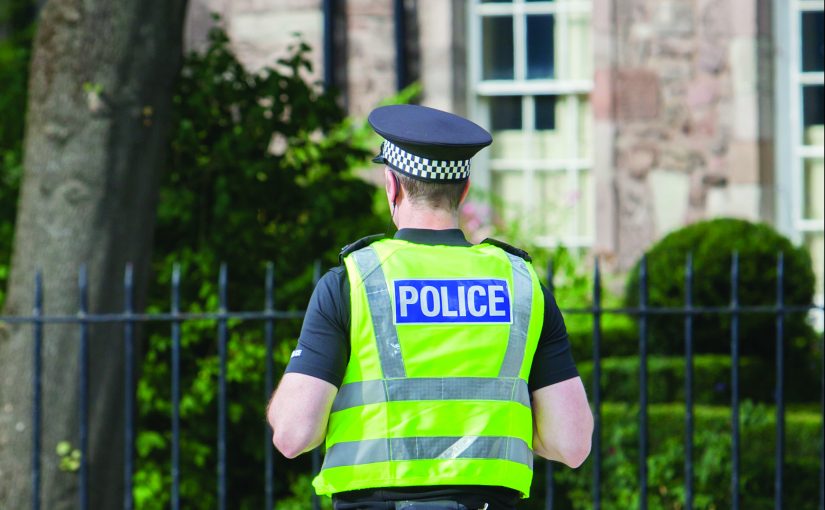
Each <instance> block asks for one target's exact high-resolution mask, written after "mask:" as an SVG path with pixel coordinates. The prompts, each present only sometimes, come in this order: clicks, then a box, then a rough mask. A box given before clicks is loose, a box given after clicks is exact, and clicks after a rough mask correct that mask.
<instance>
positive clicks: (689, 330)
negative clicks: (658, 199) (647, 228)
mask: <svg viewBox="0 0 825 510" xmlns="http://www.w3.org/2000/svg"><path fill="white" fill-rule="evenodd" d="M692 509H693V254H692V253H688V256H687V261H686V262H685V510H692Z"/></svg>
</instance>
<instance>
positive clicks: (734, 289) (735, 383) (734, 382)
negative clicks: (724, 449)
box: [730, 252, 740, 510]
mask: <svg viewBox="0 0 825 510" xmlns="http://www.w3.org/2000/svg"><path fill="white" fill-rule="evenodd" d="M730 295H731V298H730V300H731V303H730V306H731V323H730V335H731V338H730V343H731V346H730V349H731V435H732V438H731V448H732V452H731V466H732V469H733V473H732V476H731V502H732V508H733V510H739V503H740V501H739V496H740V495H739V451H740V450H739V312H740V310H739V253H738V252H733V256H732V257H731V270H730Z"/></svg>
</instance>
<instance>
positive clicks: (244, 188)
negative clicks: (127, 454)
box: [135, 29, 386, 509]
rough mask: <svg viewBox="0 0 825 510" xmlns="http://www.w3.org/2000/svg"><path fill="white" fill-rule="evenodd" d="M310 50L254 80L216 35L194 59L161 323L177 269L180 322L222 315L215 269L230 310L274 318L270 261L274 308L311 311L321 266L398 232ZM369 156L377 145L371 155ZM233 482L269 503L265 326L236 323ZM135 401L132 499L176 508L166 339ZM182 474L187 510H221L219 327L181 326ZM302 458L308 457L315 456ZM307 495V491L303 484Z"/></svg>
mask: <svg viewBox="0 0 825 510" xmlns="http://www.w3.org/2000/svg"><path fill="white" fill-rule="evenodd" d="M308 52H309V47H308V46H307V45H306V44H304V43H303V42H301V41H300V40H297V39H296V42H295V44H294V46H293V47H292V49H291V53H290V54H289V55H288V56H287V57H285V58H284V59H282V60H280V61H278V63H277V65H276V66H275V67H272V68H267V69H264V70H262V71H261V72H256V73H251V72H249V71H247V70H246V69H245V68H244V67H243V65H242V64H241V63H240V62H238V60H237V59H236V57H235V55H234V54H233V53H232V51H231V49H230V46H229V41H228V39H227V37H226V34H225V33H224V32H223V31H221V30H220V29H215V30H213V31H212V32H211V34H210V45H209V48H208V50H207V51H206V52H205V53H202V54H191V55H189V56H188V57H187V58H186V61H185V64H184V67H183V70H182V73H181V78H180V82H179V84H178V90H177V92H176V94H175V96H174V107H175V119H174V124H173V134H172V139H171V146H170V152H169V159H168V165H167V168H166V170H165V173H164V181H163V183H162V186H161V190H160V202H159V204H160V205H159V208H158V217H157V227H156V236H155V248H154V255H153V267H154V272H155V274H156V282H157V283H158V284H159V285H158V286H156V287H154V289H153V291H152V292H151V296H150V307H149V311H150V312H151V311H163V310H168V309H169V306H170V303H169V299H170V298H169V285H170V282H171V268H172V266H173V264H175V263H177V264H180V267H181V273H182V286H181V294H182V297H183V298H182V299H183V301H182V309H184V310H188V311H193V312H196V311H214V310H217V309H218V307H219V302H218V291H219V289H218V286H217V283H216V282H217V278H218V273H217V270H218V268H219V266H220V264H221V263H226V265H227V267H228V268H229V288H228V296H229V297H228V305H229V308H230V309H232V310H262V309H263V308H264V275H265V271H266V269H265V264H266V263H267V261H271V262H272V263H273V264H274V270H275V281H276V283H275V306H276V308H277V309H279V310H299V309H302V308H304V307H305V306H306V303H307V302H308V300H309V296H310V293H311V291H312V287H313V279H314V278H317V275H318V271H319V269H320V268H321V267H324V268H328V267H331V266H333V265H337V255H338V251H339V250H340V248H341V247H342V246H344V245H345V244H347V243H349V242H351V241H353V240H355V239H358V238H360V237H363V236H364V235H366V234H367V233H373V232H380V231H382V230H383V229H384V228H385V226H386V220H385V218H382V217H381V216H380V215H379V214H377V213H376V211H375V210H374V204H375V203H376V202H375V200H374V194H375V188H374V187H373V186H372V185H370V184H368V183H366V182H365V181H364V180H362V179H360V178H358V177H357V176H356V175H355V174H354V171H353V168H354V166H355V165H356V164H361V165H363V163H364V161H367V159H368V156H370V155H371V152H368V151H367V150H366V147H365V146H366V145H367V144H368V143H369V142H373V140H372V138H371V136H372V135H371V133H370V134H369V136H368V135H367V131H366V130H365V128H364V127H363V126H361V125H359V124H357V123H355V122H353V121H352V120H350V119H347V118H345V115H344V112H343V110H342V109H341V107H340V106H339V105H338V103H337V102H336V95H335V94H334V92H331V91H330V92H324V91H322V90H321V88H320V87H318V86H315V85H313V84H310V83H308V82H307V80H306V78H305V76H306V75H307V74H308V72H309V71H311V68H310V63H309V60H308V58H307V56H308V55H307V54H308ZM369 147H370V150H373V149H374V147H377V143H372V144H370V145H369ZM299 329H300V321H281V322H278V323H277V325H276V329H275V337H276V343H277V347H276V350H277V354H276V368H275V373H276V377H278V375H279V374H280V373H282V372H283V368H284V366H285V364H286V361H287V360H288V358H289V353H290V352H291V350H292V348H293V347H294V344H295V341H296V339H297V335H298V332H299ZM230 331H231V333H230V337H229V344H228V366H227V380H228V388H229V389H228V397H229V402H230V404H229V410H228V415H229V428H228V443H229V447H228V463H229V465H228V473H229V481H228V486H229V491H230V492H229V498H230V500H231V501H232V502H233V503H232V507H233V508H239V509H243V508H260V507H261V506H262V504H263V495H264V494H263V490H262V488H263V485H264V480H263V469H262V467H263V463H264V458H263V455H264V451H265V449H266V440H267V439H266V430H265V421H264V406H265V405H266V401H267V399H268V395H266V394H265V388H264V370H263V367H264V366H265V362H264V360H265V347H264V342H263V328H262V327H261V323H260V322H257V323H255V324H244V323H239V322H235V323H232V324H230ZM149 338H150V339H149V342H148V343H147V344H146V355H145V358H144V361H143V365H142V377H141V379H140V383H139V388H138V398H139V405H140V419H141V423H140V426H139V427H140V433H139V436H138V440H137V444H138V455H139V461H138V470H137V472H136V474H135V482H136V487H137V489H136V492H135V496H136V502H137V504H138V506H139V507H140V508H147V509H151V508H166V507H168V499H169V489H168V488H169V486H170V482H171V480H170V475H169V472H170V468H169V459H170V448H169V447H170V440H171V433H170V430H169V429H170V423H169V416H170V413H171V403H170V390H169V381H170V377H171V375H170V372H169V369H170V365H169V359H170V339H169V331H168V328H152V331H150V334H149ZM182 347H183V348H182V364H181V373H182V374H183V380H182V394H183V398H182V402H181V420H182V422H181V423H182V425H181V427H182V428H181V441H182V443H181V461H182V464H181V472H182V473H183V476H182V486H181V497H182V504H183V506H185V507H186V508H192V509H198V508H203V509H208V508H214V507H215V506H216V501H215V499H214V497H215V496H214V495H215V490H214V488H215V474H214V469H213V468H212V466H215V464H216V452H215V448H214V445H215V443H216V437H217V431H216V423H217V416H216V408H217V398H216V390H217V388H216V384H215V381H216V379H217V374H218V360H217V342H216V324H215V322H214V321H201V322H188V323H184V324H183V328H182ZM305 457H306V456H305ZM308 460H309V459H307V458H301V459H300V460H298V461H294V462H290V463H289V464H286V463H285V462H284V459H282V458H280V457H278V460H277V463H276V466H275V472H276V473H278V476H277V477H276V491H277V497H278V499H284V498H290V497H296V495H293V492H298V493H300V497H301V498H303V502H307V501H308V494H304V492H305V491H303V490H301V488H302V487H303V486H304V485H306V480H304V478H306V477H303V478H301V477H300V473H306V472H308V471H309V470H310V466H309V465H308V464H307V462H308ZM306 488H308V486H307V487H306Z"/></svg>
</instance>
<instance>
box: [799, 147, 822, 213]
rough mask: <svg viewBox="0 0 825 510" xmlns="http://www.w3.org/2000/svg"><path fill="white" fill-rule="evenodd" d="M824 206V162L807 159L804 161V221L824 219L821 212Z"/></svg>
mask: <svg viewBox="0 0 825 510" xmlns="http://www.w3.org/2000/svg"><path fill="white" fill-rule="evenodd" d="M823 206H825V160H823V159H821V158H820V159H809V160H807V161H805V207H804V209H803V211H804V214H805V219H806V220H821V219H823V218H825V215H823V213H822V210H823Z"/></svg>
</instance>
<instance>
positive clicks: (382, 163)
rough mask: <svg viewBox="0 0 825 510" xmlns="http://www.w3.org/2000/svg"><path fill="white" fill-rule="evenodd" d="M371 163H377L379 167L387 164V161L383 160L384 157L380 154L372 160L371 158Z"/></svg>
mask: <svg viewBox="0 0 825 510" xmlns="http://www.w3.org/2000/svg"><path fill="white" fill-rule="evenodd" d="M372 162H373V163H378V164H379V165H385V164H387V160H386V159H384V156H382V155H381V154H379V155H377V156H375V157H374V158H372Z"/></svg>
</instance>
